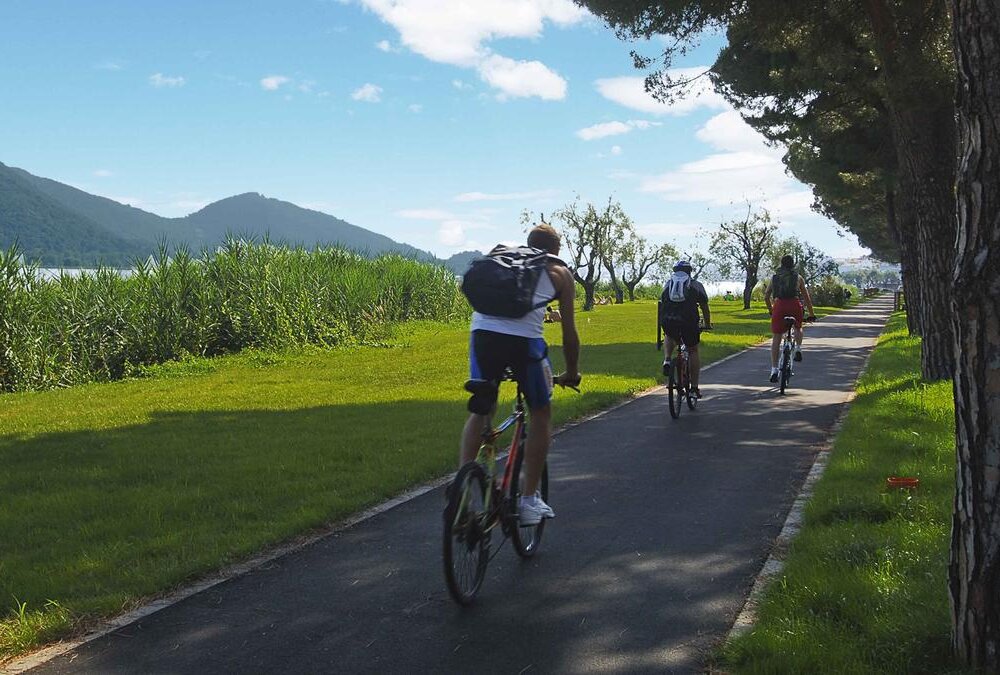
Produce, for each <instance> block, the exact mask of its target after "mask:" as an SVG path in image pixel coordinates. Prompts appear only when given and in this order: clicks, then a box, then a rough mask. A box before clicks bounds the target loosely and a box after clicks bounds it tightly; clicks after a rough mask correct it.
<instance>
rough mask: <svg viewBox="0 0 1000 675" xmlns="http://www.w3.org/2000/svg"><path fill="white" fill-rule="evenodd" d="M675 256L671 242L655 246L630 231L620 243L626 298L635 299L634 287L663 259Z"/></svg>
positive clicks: (675, 251)
mask: <svg viewBox="0 0 1000 675" xmlns="http://www.w3.org/2000/svg"><path fill="white" fill-rule="evenodd" d="M676 257H677V249H676V248H674V247H673V246H672V245H671V244H661V245H659V246H655V245H653V244H650V243H649V241H647V240H646V239H645V238H644V237H641V236H639V235H638V234H636V232H634V231H633V232H631V234H630V236H629V237H628V239H627V240H626V241H625V243H624V244H623V245H622V274H621V278H622V284H623V285H624V286H625V288H626V289H627V290H628V299H629V300H630V301H631V300H635V289H636V286H638V285H639V284H640V283H642V280H643V279H645V278H646V277H647V275H648V274H649V273H650V272H651V271H653V270H654V269H656V268H657V267H659V266H661V265H663V262H664V261H669V260H672V259H673V258H676Z"/></svg>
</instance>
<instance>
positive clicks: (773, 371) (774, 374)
mask: <svg viewBox="0 0 1000 675" xmlns="http://www.w3.org/2000/svg"><path fill="white" fill-rule="evenodd" d="M770 379H771V382H777V381H778V369H777V368H771V378H770Z"/></svg>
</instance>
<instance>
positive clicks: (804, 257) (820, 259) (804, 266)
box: [768, 237, 840, 286]
mask: <svg viewBox="0 0 1000 675" xmlns="http://www.w3.org/2000/svg"><path fill="white" fill-rule="evenodd" d="M785 255H790V256H792V257H793V258H795V269H796V271H797V272H798V273H799V274H800V275H801V276H802V278H803V279H804V280H805V282H806V284H807V285H809V286H812V285H813V284H815V283H816V282H817V281H819V280H820V279H822V278H823V277H835V276H837V275H838V274H840V266H839V265H838V264H837V263H836V262H835V261H834V260H833V258H831V257H830V256H828V255H826V254H825V253H823V252H822V251H821V250H819V249H818V248H816V247H815V246H813V245H812V244H810V243H808V242H805V241H802V240H801V239H799V238H797V237H788V238H787V239H779V240H777V241H775V242H774V243H773V244H772V245H771V249H770V251H768V262H769V263H770V265H771V269H774V270H776V269H778V267H779V266H780V265H781V258H782V256H785Z"/></svg>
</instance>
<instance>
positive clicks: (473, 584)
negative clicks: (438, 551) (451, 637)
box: [444, 462, 490, 605]
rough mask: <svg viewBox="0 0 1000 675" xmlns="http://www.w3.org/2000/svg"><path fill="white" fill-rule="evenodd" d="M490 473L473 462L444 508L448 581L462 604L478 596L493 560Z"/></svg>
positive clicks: (458, 478) (461, 471)
mask: <svg viewBox="0 0 1000 675" xmlns="http://www.w3.org/2000/svg"><path fill="white" fill-rule="evenodd" d="M488 489H489V487H488V485H487V481H486V472H485V471H483V467H482V466H480V465H479V464H478V463H476V462H469V463H468V464H466V465H465V466H463V467H462V468H461V469H459V471H458V474H457V475H456V476H455V480H454V481H453V482H452V484H451V486H449V488H448V490H449V495H448V505H447V506H445V509H444V578H445V581H446V582H447V584H448V592H449V593H451V597H452V598H453V599H454V600H455V602H457V603H458V604H460V605H468V604H470V603H471V602H472V601H473V599H475V597H476V593H478V592H479V588H480V587H481V586H482V585H483V579H485V578H486V565H487V563H488V562H489V560H490V530H489V527H488V526H489V518H490V515H489V513H488V512H487V494H488V493H487V490H488Z"/></svg>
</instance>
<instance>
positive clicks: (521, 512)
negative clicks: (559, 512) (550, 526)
mask: <svg viewBox="0 0 1000 675" xmlns="http://www.w3.org/2000/svg"><path fill="white" fill-rule="evenodd" d="M517 513H518V520H519V521H520V523H521V526H522V527H530V526H531V525H537V524H538V523H540V522H542V519H543V518H555V517H556V512H555V511H553V510H552V507H551V506H549V505H548V504H546V503H545V502H544V501H543V500H542V498H541V497H540V496H539V495H538V493H537V492H536V493H535V494H534V495H533V496H531V497H525V496H523V495H522V496H521V497H520V499H518V503H517Z"/></svg>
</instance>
